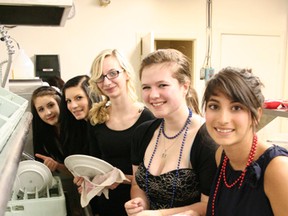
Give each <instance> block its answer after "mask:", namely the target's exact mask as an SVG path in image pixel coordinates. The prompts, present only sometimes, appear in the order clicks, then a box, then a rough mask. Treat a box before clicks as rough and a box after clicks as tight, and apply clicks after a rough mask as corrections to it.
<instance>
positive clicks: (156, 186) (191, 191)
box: [132, 119, 217, 209]
mask: <svg viewBox="0 0 288 216" xmlns="http://www.w3.org/2000/svg"><path fill="white" fill-rule="evenodd" d="M161 121H162V119H157V120H152V121H149V122H145V123H143V124H142V125H140V126H139V127H138V128H137V130H136V131H135V134H134V137H133V138H134V139H133V146H132V163H133V164H134V165H138V166H139V167H138V171H137V172H136V176H135V177H136V181H137V183H138V185H139V187H140V188H141V189H142V190H143V191H146V176H145V175H146V167H145V166H144V162H143V160H144V155H145V151H146V148H147V146H148V144H149V143H150V140H151V139H152V137H153V134H154V132H155V130H156V129H157V128H158V127H159V125H160V123H161ZM216 149H217V145H216V144H215V142H214V141H213V140H212V139H211V137H210V136H209V134H208V132H207V129H206V125H205V124H203V125H202V126H201V127H200V129H199V130H198V132H197V134H196V136H195V139H194V141H193V145H192V148H191V151H190V162H191V165H192V167H193V168H192V169H191V168H185V169H179V176H178V179H177V182H176V185H177V187H176V193H175V199H174V202H173V207H180V206H186V205H189V204H192V203H195V202H199V201H200V196H201V193H203V194H205V195H207V196H208V195H209V193H210V187H211V185H212V181H213V177H214V175H215V172H216V169H217V167H216V161H215V151H216ZM175 175H176V170H172V171H170V172H167V173H164V174H161V175H159V176H154V175H151V174H150V173H149V175H148V193H149V199H150V208H151V209H162V208H170V204H171V199H172V194H173V189H172V188H173V181H172V180H173V179H174V177H175ZM171 179H172V180H171ZM170 180H171V181H170Z"/></svg>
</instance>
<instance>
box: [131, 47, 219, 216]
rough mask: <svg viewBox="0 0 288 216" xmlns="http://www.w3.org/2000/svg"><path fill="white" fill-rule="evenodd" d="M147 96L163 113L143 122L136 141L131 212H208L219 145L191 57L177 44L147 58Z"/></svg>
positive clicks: (143, 75)
mask: <svg viewBox="0 0 288 216" xmlns="http://www.w3.org/2000/svg"><path fill="white" fill-rule="evenodd" d="M140 79H141V87H142V96H143V100H144V102H145V104H146V105H147V107H148V108H149V109H150V110H151V111H152V113H153V114H154V115H155V117H157V119H156V120H154V121H150V122H146V123H143V124H142V125H141V126H140V127H138V128H137V130H136V131H135V134H134V137H133V143H132V163H133V176H134V178H133V179H132V188H131V198H132V199H131V200H130V201H128V202H126V204H125V208H126V211H127V213H128V215H129V216H144V215H151V216H152V215H153V216H157V215H173V214H176V213H179V212H184V211H188V210H191V212H192V213H193V215H205V213H206V207H207V201H208V196H209V192H210V186H211V184H212V180H213V176H214V173H215V171H216V162H215V156H214V154H215V150H216V148H217V146H216V145H215V143H214V142H213V141H212V139H211V138H210V137H209V135H208V133H207V131H206V126H205V124H204V119H203V118H202V117H201V115H200V111H199V107H198V98H197V95H196V92H195V90H194V89H193V87H192V83H191V70H190V63H189V60H188V59H187V57H186V56H185V55H183V54H182V53H181V52H179V51H177V50H174V49H164V50H157V51H155V52H153V53H151V54H149V55H148V56H147V57H146V58H144V60H143V61H142V64H141V68H140Z"/></svg>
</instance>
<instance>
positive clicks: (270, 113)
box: [258, 109, 288, 131]
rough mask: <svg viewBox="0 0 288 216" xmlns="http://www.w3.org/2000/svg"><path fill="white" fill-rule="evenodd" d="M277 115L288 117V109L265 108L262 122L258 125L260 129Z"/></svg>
mask: <svg viewBox="0 0 288 216" xmlns="http://www.w3.org/2000/svg"><path fill="white" fill-rule="evenodd" d="M276 117H283V118H288V110H279V109H264V110H263V115H262V118H261V120H260V124H259V126H258V131H259V130H261V129H262V128H263V127H265V126H266V125H267V124H269V123H270V122H271V121H272V120H274V119H275V118H276Z"/></svg>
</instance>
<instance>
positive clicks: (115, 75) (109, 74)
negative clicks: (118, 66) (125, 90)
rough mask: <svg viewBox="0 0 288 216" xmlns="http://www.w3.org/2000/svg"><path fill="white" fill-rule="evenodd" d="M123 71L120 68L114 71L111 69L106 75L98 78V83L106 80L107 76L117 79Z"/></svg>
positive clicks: (110, 78)
mask: <svg viewBox="0 0 288 216" xmlns="http://www.w3.org/2000/svg"><path fill="white" fill-rule="evenodd" d="M121 72H123V70H122V71H119V70H113V71H109V72H108V73H107V74H106V75H101V76H100V77H99V78H98V79H97V80H96V83H101V82H103V81H104V79H105V77H107V79H109V80H112V79H115V78H117V77H118V76H119V73H121Z"/></svg>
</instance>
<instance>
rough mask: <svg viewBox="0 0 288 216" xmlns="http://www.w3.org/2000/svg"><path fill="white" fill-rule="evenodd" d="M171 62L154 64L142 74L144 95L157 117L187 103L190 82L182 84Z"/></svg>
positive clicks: (165, 114) (145, 100) (162, 116)
mask: <svg viewBox="0 0 288 216" xmlns="http://www.w3.org/2000/svg"><path fill="white" fill-rule="evenodd" d="M173 70H174V67H173V65H171V64H169V63H161V64H152V65H150V66H147V67H145V68H144V69H143V71H142V75H141V84H142V97H143V100H144V102H145V104H146V106H147V107H148V108H149V109H150V110H151V111H152V112H153V114H154V115H155V116H156V117H157V118H164V117H166V116H167V115H169V114H171V113H172V112H174V111H176V110H178V109H179V107H181V106H183V105H185V106H186V100H185V96H186V94H187V91H188V88H189V85H188V83H185V84H180V83H179V82H178V80H177V79H176V78H174V77H173V76H172V75H173Z"/></svg>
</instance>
